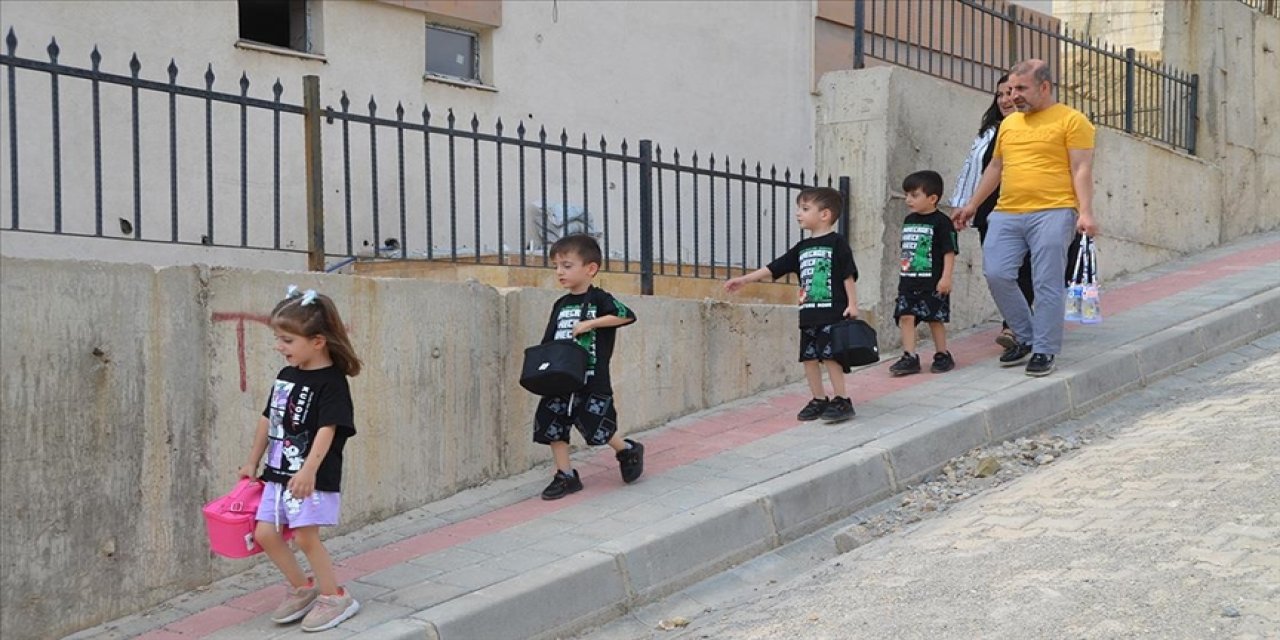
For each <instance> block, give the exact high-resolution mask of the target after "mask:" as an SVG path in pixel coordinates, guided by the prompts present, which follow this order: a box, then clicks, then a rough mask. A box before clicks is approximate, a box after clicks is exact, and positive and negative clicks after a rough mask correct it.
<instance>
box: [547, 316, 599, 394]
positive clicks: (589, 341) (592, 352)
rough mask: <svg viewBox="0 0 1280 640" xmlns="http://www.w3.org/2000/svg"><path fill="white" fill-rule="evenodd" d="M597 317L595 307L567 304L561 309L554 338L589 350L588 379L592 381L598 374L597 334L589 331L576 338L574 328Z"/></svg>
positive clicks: (557, 317)
mask: <svg viewBox="0 0 1280 640" xmlns="http://www.w3.org/2000/svg"><path fill="white" fill-rule="evenodd" d="M584 309H585V311H584ZM584 314H585V315H584ZM595 317H596V308H595V305H589V304H566V305H565V306H563V307H560V313H559V314H558V315H557V316H556V333H555V336H553V338H554V339H555V340H574V341H576V342H577V343H578V344H579V345H581V346H582V348H583V349H586V350H587V353H588V354H589V355H588V357H587V379H591V377H592V376H594V375H595V374H596V332H595V331H587V332H586V333H583V334H582V335H580V336H578V337H576V338H575V337H573V327H574V325H576V324H578V323H579V322H581V321H583V320H591V319H593V318H595Z"/></svg>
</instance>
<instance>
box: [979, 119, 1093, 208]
mask: <svg viewBox="0 0 1280 640" xmlns="http://www.w3.org/2000/svg"><path fill="white" fill-rule="evenodd" d="M1093 131H1094V129H1093V125H1092V124H1090V123H1089V119H1088V118H1086V117H1084V114H1083V113H1080V112H1079V111H1076V110H1075V109H1072V108H1071V107H1068V106H1066V105H1064V104H1055V105H1053V106H1052V107H1049V108H1048V109H1045V110H1043V111H1037V112H1035V113H1021V112H1018V113H1011V114H1009V117H1007V118H1005V119H1004V122H1001V123H1000V133H999V134H997V135H996V148H995V151H994V152H993V154H992V157H996V158H1002V159H1003V161H1004V172H1003V173H1002V174H1001V175H1000V200H999V201H998V202H996V211H1000V212H1004V213H1030V212H1032V211H1043V210H1045V209H1078V208H1079V207H1080V202H1079V201H1078V200H1077V199H1076V190H1075V187H1074V186H1073V185H1072V183H1071V161H1070V159H1069V158H1068V157H1067V149H1092V148H1093Z"/></svg>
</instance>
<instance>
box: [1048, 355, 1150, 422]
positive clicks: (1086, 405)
mask: <svg viewBox="0 0 1280 640" xmlns="http://www.w3.org/2000/svg"><path fill="white" fill-rule="evenodd" d="M1061 373H1062V377H1063V378H1064V379H1066V381H1067V389H1068V390H1069V391H1070V393H1071V407H1072V409H1073V410H1074V411H1075V414H1076V415H1083V414H1085V413H1087V412H1088V411H1089V410H1090V409H1092V408H1094V407H1097V406H1098V405H1100V404H1103V403H1105V402H1108V401H1110V400H1113V399H1115V398H1117V397H1119V396H1120V395H1122V394H1124V393H1127V392H1129V391H1131V390H1133V389H1136V388H1137V387H1138V386H1140V385H1141V384H1142V370H1141V365H1140V363H1139V362H1138V357H1137V355H1136V353H1135V351H1134V350H1133V349H1130V348H1129V347H1127V346H1125V347H1119V348H1117V349H1113V350H1109V351H1105V352H1103V353H1101V354H1099V355H1096V356H1093V357H1090V358H1087V359H1085V360H1084V361H1082V362H1080V363H1079V364H1077V365H1074V366H1071V367H1067V370H1066V371H1063V372H1061Z"/></svg>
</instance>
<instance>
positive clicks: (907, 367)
mask: <svg viewBox="0 0 1280 640" xmlns="http://www.w3.org/2000/svg"><path fill="white" fill-rule="evenodd" d="M889 373H892V374H893V375H895V376H905V375H910V374H912V373H920V356H919V355H912V354H910V353H903V354H902V357H901V358H898V361H897V362H895V363H893V366H892V367H889Z"/></svg>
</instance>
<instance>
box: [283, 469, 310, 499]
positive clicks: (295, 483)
mask: <svg viewBox="0 0 1280 640" xmlns="http://www.w3.org/2000/svg"><path fill="white" fill-rule="evenodd" d="M315 490H316V472H314V471H308V470H307V469H306V468H305V467H304V468H303V469H302V470H301V471H299V472H298V473H296V474H294V476H293V478H291V479H290V480H289V493H291V494H293V497H295V498H297V499H299V500H302V499H304V498H306V497H307V496H309V495H311V494H312V492H314V491H315Z"/></svg>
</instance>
